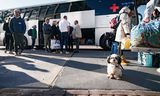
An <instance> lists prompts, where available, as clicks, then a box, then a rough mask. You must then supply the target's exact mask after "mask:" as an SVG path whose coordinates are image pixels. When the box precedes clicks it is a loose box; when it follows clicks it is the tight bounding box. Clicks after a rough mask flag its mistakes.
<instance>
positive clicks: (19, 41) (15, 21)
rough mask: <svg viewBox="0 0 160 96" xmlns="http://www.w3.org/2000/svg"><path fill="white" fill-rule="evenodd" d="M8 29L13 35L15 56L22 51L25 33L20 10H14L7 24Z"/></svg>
mask: <svg viewBox="0 0 160 96" xmlns="http://www.w3.org/2000/svg"><path fill="white" fill-rule="evenodd" d="M9 29H10V31H11V32H12V34H13V39H14V48H15V53H16V54H15V55H20V54H21V53H22V52H23V50H24V44H23V43H24V42H23V41H24V34H25V31H26V24H25V21H24V19H22V18H21V13H20V10H18V9H15V10H14V17H13V18H12V19H11V20H10V22H9Z"/></svg>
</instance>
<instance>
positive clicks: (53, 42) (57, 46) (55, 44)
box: [50, 39, 60, 49]
mask: <svg viewBox="0 0 160 96" xmlns="http://www.w3.org/2000/svg"><path fill="white" fill-rule="evenodd" d="M50 47H51V49H60V41H59V40H56V39H51V46H50Z"/></svg>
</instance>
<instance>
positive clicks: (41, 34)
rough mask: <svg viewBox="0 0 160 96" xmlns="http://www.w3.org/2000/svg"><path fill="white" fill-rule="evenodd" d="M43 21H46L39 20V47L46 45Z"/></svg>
mask: <svg viewBox="0 0 160 96" xmlns="http://www.w3.org/2000/svg"><path fill="white" fill-rule="evenodd" d="M43 22H44V21H41V20H39V21H38V38H39V40H38V42H39V46H38V47H39V48H43V46H44V36H43V29H42V28H43Z"/></svg>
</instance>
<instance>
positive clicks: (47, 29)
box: [43, 18, 52, 52]
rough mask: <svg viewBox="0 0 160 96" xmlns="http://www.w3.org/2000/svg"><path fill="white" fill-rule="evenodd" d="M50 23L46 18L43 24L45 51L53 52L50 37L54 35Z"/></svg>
mask: <svg viewBox="0 0 160 96" xmlns="http://www.w3.org/2000/svg"><path fill="white" fill-rule="evenodd" d="M49 21H50V20H49V18H46V19H45V22H44V24H43V34H44V47H45V51H48V52H50V51H51V48H50V45H51V43H50V37H51V33H52V28H51V25H50V24H49Z"/></svg>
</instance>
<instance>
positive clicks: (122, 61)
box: [121, 55, 129, 66]
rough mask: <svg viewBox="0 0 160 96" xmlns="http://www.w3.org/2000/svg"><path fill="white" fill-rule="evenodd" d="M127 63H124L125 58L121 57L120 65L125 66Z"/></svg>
mask: <svg viewBox="0 0 160 96" xmlns="http://www.w3.org/2000/svg"><path fill="white" fill-rule="evenodd" d="M128 63H129V62H128V61H126V58H125V57H124V56H123V55H122V56H121V65H124V66H127V65H128Z"/></svg>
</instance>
